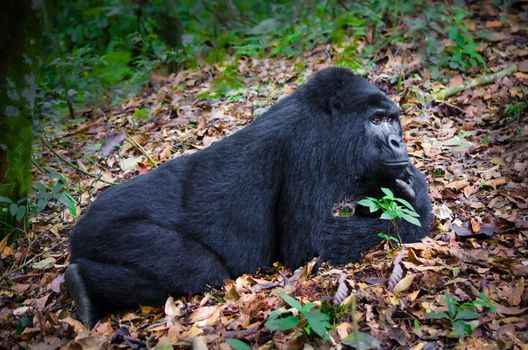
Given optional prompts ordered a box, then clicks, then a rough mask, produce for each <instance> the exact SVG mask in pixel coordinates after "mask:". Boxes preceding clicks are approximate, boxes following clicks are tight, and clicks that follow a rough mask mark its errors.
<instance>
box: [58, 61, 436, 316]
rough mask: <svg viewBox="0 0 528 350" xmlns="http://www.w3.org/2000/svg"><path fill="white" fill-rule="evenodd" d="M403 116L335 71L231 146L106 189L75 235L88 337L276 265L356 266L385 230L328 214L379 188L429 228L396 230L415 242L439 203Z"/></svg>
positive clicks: (226, 143)
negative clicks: (125, 313) (317, 261)
mask: <svg viewBox="0 0 528 350" xmlns="http://www.w3.org/2000/svg"><path fill="white" fill-rule="evenodd" d="M398 115H399V109H398V108H397V107H396V105H395V104H394V103H393V102H391V100H389V99H388V98H387V97H386V96H385V95H384V94H383V93H382V92H381V91H380V90H378V89H377V88H376V87H374V86H373V85H372V84H370V83H369V82H368V81H367V80H365V79H363V78H359V77H356V76H354V75H353V74H352V73H351V72H350V71H348V70H345V69H340V68H329V69H326V70H323V71H321V72H319V73H318V74H316V75H315V76H314V77H313V78H312V79H311V80H310V81H309V82H308V83H307V84H306V85H304V86H303V87H301V88H299V90H298V91H297V92H295V93H293V94H292V95H290V96H288V97H286V98H284V99H283V100H281V101H280V102H278V103H277V104H275V105H274V106H273V107H272V108H270V109H269V111H267V112H266V113H264V114H263V115H262V116H260V117H258V118H256V119H255V120H254V121H253V122H252V123H251V124H250V125H249V126H247V127H246V128H244V129H242V130H240V131H238V132H237V133H235V134H234V135H232V136H229V137H228V138H226V139H225V140H223V141H220V142H217V143H215V144H213V145H211V146H210V147H209V148H207V149H205V150H203V151H200V152H198V153H195V154H192V155H189V156H184V157H180V158H178V159H175V160H172V161H170V162H167V163H165V164H163V165H162V166H160V167H159V168H157V169H155V170H153V171H151V172H150V173H148V174H146V175H142V176H138V177H136V178H134V179H132V180H129V181H126V182H125V183H123V184H120V185H117V186H113V187H110V188H109V189H107V190H106V191H104V192H103V193H101V195H100V196H99V198H98V199H97V200H96V201H95V202H94V203H93V204H92V205H91V206H90V207H89V209H88V211H87V212H86V214H84V217H82V218H81V219H80V220H79V222H78V223H77V225H76V226H75V228H74V230H73V232H72V233H71V235H70V242H69V244H70V258H71V264H70V266H69V267H68V269H67V271H66V276H65V277H66V286H67V288H68V290H69V291H70V293H71V295H72V296H73V298H74V300H75V303H76V306H77V314H78V316H79V317H80V319H81V320H82V321H84V322H86V323H88V324H90V325H93V324H94V323H95V322H96V321H97V320H98V319H99V318H101V317H102V316H104V315H106V314H108V313H110V312H112V311H117V310H121V309H124V308H129V307H133V306H136V305H138V304H160V303H163V301H164V300H165V298H166V297H167V296H168V295H169V294H171V295H185V294H189V293H198V292H202V291H204V289H205V288H206V286H207V285H219V284H221V283H222V281H223V280H225V279H229V278H234V277H236V276H239V275H241V274H243V273H253V272H255V270H256V269H257V268H259V267H264V266H270V265H271V264H272V263H273V262H275V261H280V262H283V263H284V264H285V265H286V266H289V267H293V268H294V267H298V266H300V265H301V264H303V263H305V262H307V261H309V260H310V259H312V258H313V257H315V256H321V257H322V258H323V259H324V260H327V261H329V262H330V263H347V262H352V261H356V260H357V259H358V258H359V257H360V255H361V253H362V252H363V251H365V250H367V249H369V248H370V247H372V246H374V245H375V244H377V243H378V242H379V241H380V239H379V238H378V237H377V236H376V234H377V233H378V232H380V231H384V230H386V229H387V222H386V221H383V220H379V218H376V217H372V216H369V215H362V214H361V213H360V212H358V213H356V214H355V215H353V216H350V217H347V218H339V217H334V216H333V215H332V206H333V204H334V203H337V202H339V201H342V200H344V199H352V200H357V199H359V198H361V197H363V196H365V195H370V196H378V195H379V194H381V192H380V187H381V186H384V187H389V188H392V189H393V191H394V192H395V193H396V194H397V195H398V196H400V197H403V198H406V199H407V200H408V201H409V202H411V203H412V205H413V206H414V208H415V209H416V211H417V212H418V213H419V215H420V221H421V227H417V226H413V225H410V224H408V223H407V222H400V223H399V224H398V227H399V233H400V236H401V238H402V239H403V241H405V242H413V241H417V240H419V239H420V238H421V237H423V236H425V235H426V234H427V233H428V228H429V226H430V223H431V204H430V200H429V197H428V190H427V185H426V182H425V179H424V176H423V175H422V174H421V173H420V172H419V171H418V170H417V169H416V168H415V167H414V166H413V165H412V164H410V163H409V158H408V156H407V151H406V146H405V144H404V142H403V140H402V130H401V125H400V121H399V116H398Z"/></svg>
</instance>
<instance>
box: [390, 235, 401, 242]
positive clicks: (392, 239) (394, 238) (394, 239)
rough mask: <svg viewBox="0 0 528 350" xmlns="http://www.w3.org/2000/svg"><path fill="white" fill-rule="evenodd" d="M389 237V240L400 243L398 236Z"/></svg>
mask: <svg viewBox="0 0 528 350" xmlns="http://www.w3.org/2000/svg"><path fill="white" fill-rule="evenodd" d="M389 239H390V240H391V241H394V242H396V243H398V244H399V243H400V240H399V239H398V238H396V237H392V236H389Z"/></svg>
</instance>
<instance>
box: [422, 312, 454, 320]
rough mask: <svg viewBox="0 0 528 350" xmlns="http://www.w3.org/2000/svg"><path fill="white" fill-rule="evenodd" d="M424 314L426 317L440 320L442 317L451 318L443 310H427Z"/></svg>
mask: <svg viewBox="0 0 528 350" xmlns="http://www.w3.org/2000/svg"><path fill="white" fill-rule="evenodd" d="M426 316H427V318H432V319H434V320H441V319H444V318H445V319H447V320H449V319H451V317H449V315H448V314H446V313H445V312H428V313H427V315H426Z"/></svg>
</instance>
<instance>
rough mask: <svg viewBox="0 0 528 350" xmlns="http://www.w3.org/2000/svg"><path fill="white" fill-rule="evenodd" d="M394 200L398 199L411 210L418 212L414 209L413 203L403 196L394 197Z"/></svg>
mask: <svg viewBox="0 0 528 350" xmlns="http://www.w3.org/2000/svg"><path fill="white" fill-rule="evenodd" d="M394 200H395V201H397V202H400V203H401V204H403V205H405V206H406V207H407V208H408V209H409V210H411V211H413V212H416V211H415V210H414V207H413V206H412V204H411V203H409V202H407V201H406V200H405V199H403V198H394Z"/></svg>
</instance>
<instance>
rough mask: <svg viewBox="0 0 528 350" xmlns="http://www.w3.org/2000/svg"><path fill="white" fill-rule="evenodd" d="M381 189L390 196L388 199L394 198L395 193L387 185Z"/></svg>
mask: <svg viewBox="0 0 528 350" xmlns="http://www.w3.org/2000/svg"><path fill="white" fill-rule="evenodd" d="M381 191H382V192H383V193H385V195H386V196H387V197H388V198H387V199H394V193H392V191H391V190H389V189H388V188H386V187H382V188H381Z"/></svg>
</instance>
